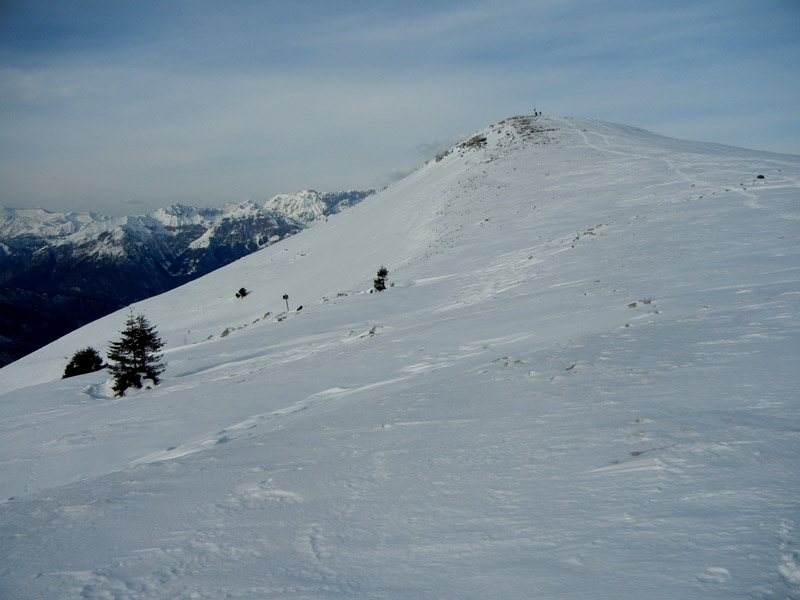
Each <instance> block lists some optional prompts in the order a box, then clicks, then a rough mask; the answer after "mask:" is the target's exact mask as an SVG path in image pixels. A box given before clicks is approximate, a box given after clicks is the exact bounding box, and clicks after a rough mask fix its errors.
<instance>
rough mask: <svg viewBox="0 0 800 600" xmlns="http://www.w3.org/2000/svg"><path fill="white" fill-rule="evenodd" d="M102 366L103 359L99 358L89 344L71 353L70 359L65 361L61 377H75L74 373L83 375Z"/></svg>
mask: <svg viewBox="0 0 800 600" xmlns="http://www.w3.org/2000/svg"><path fill="white" fill-rule="evenodd" d="M104 366H105V365H104V364H103V359H102V358H100V355H99V354H98V353H97V350H95V349H94V348H92V347H91V346H87V347H86V348H84V349H83V350H78V351H77V352H76V353H75V354H73V355H72V359H71V360H70V361H69V363H67V366H66V368H65V369H64V375H63V377H61V379H66V378H67V377H75V375H84V374H85V373H94V372H95V371H99V370H100V369H102V368H103V367H104Z"/></svg>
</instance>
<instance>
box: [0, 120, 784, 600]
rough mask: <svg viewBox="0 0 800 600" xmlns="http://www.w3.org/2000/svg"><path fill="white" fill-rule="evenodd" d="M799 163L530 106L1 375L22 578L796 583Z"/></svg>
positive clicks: (468, 589) (75, 592) (54, 585)
mask: <svg viewBox="0 0 800 600" xmlns="http://www.w3.org/2000/svg"><path fill="white" fill-rule="evenodd" d="M799 185H800V157H796V156H785V155H777V154H769V153H764V152H757V151H750V150H742V149H738V148H731V147H724V146H717V145H712V144H705V143H699V142H687V141H681V140H674V139H669V138H664V137H661V136H658V135H654V134H651V133H648V132H646V131H642V130H639V129H634V128H631V127H625V126H621V125H613V124H608V123H599V122H594V121H588V120H581V119H568V118H547V117H516V118H512V119H508V120H506V121H503V122H501V123H498V124H495V125H493V126H491V127H488V128H486V129H484V130H482V131H480V132H477V133H476V134H475V135H474V136H472V137H471V138H469V139H468V140H466V141H464V142H463V143H461V144H459V145H457V146H455V147H453V148H452V149H451V150H450V151H448V152H445V153H443V154H441V155H439V156H438V157H437V158H436V159H434V160H431V161H430V162H429V163H428V164H426V165H425V166H423V167H422V168H420V169H419V170H418V171H416V172H415V173H413V174H412V175H410V176H409V177H407V178H406V179H403V180H402V181H400V182H398V183H396V184H394V185H393V186H391V187H389V188H387V189H386V190H383V191H381V192H379V193H377V194H375V195H374V196H371V197H369V198H368V199H365V200H364V201H363V202H361V203H359V204H358V205H357V206H354V207H352V208H351V209H348V210H347V211H345V212H342V213H341V214H336V215H333V216H330V217H329V218H328V219H327V220H322V221H321V222H319V223H318V224H317V225H315V226H314V227H313V228H309V229H306V230H303V231H302V232H301V233H299V234H297V235H294V236H292V237H289V238H287V239H284V240H282V241H281V242H279V243H277V244H274V245H271V246H269V247H267V248H265V249H263V250H260V251H258V252H255V253H253V254H251V255H249V256H246V257H244V258H242V259H240V260H238V261H236V262H235V263H233V264H230V265H228V266H227V267H224V268H222V269H219V270H217V271H215V272H213V273H211V274H209V275H207V276H205V277H202V278H200V279H197V280H195V281H193V282H191V283H188V284H186V285H184V286H182V287H179V288H177V289H174V290H172V291H170V292H167V293H165V294H162V295H160V296H158V297H154V298H150V299H147V300H143V301H141V302H138V303H137V304H136V306H135V310H136V312H141V313H143V314H145V315H146V316H147V318H148V319H149V321H150V322H151V323H152V324H153V325H154V326H156V327H157V329H158V333H159V335H160V336H161V338H162V339H163V340H164V341H165V342H166V346H165V347H164V349H163V352H164V355H163V362H165V363H166V364H167V367H166V370H165V371H164V373H163V374H162V382H161V383H160V384H159V385H157V386H154V387H152V389H144V390H140V391H136V392H131V393H129V394H128V395H127V396H126V397H124V398H114V397H113V391H112V390H111V387H110V386H111V382H110V377H109V374H108V373H107V372H103V371H101V372H97V373H92V374H88V375H82V376H79V377H74V378H70V379H65V380H62V379H60V376H61V373H62V372H63V369H64V366H65V365H66V363H67V361H68V360H69V357H70V356H71V355H72V354H73V353H74V352H75V351H76V350H78V349H79V348H82V347H85V346H87V345H90V346H93V347H94V348H96V349H98V350H99V351H100V352H101V353H102V354H105V353H106V350H107V348H108V344H109V341H113V340H114V339H116V338H117V337H118V336H119V331H120V329H121V327H122V326H123V325H124V322H125V318H126V315H127V314H128V311H118V312H116V313H114V314H111V315H109V316H107V317H104V318H103V319H100V320H98V321H95V322H93V323H91V324H89V325H87V326H85V327H83V328H81V329H80V330H78V331H76V332H74V333H72V334H69V335H67V336H65V337H63V338H61V339H60V340H58V341H56V342H54V343H52V344H50V345H48V346H47V347H45V348H43V349H41V350H39V351H37V352H35V353H34V354H32V355H30V356H27V357H25V358H23V359H21V360H19V361H17V362H15V363H13V364H11V365H9V366H7V367H5V368H3V369H0V427H1V428H0V444H1V445H2V453H0V461H2V462H1V463H0V466H1V467H2V468H0V474H1V475H0V499H2V500H3V501H4V502H3V503H2V504H0V533H2V537H3V540H4V543H3V544H0V590H2V592H3V594H0V595H4V596H7V597H13V598H20V599H26V598H42V597H47V598H59V597H85V598H109V597H113V598H209V599H210V598H221V597H232V598H233V597H235V598H331V599H332V598H344V597H347V598H392V599H394V598H397V599H407V598H445V599H447V598H452V599H456V598H458V599H465V598H474V599H485V598H498V597H503V598H531V597H534V598H548V599H556V600H557V599H562V598H563V599H573V598H581V597H598V598H615V599H639V598H653V599H664V600H666V599H672V598H683V599H691V598H696V599H703V600H708V599H717V598H718V599H720V600H722V599H725V600H727V599H729V598H735V597H759V598H789V597H798V596H800V558H798V554H797V551H796V549H797V547H798V545H800V534H798V531H799V527H800V523H799V522H798V518H799V517H798V514H799V513H798V503H797V498H798V497H800V480H799V479H798V478H797V474H796V472H797V459H798V456H800V440H798V436H797V432H798V431H800V412H798V410H797V387H798V385H797V384H798V376H797V363H798V355H799V354H800V352H799V349H800V317H798V315H800V294H798V290H799V289H800V269H798V264H799V263H798V258H799V257H800V241H799V240H798V235H797V222H798V219H800V205H798V202H797V194H798V186H799ZM381 267H385V268H386V269H387V270H388V277H387V288H386V289H385V291H382V292H380V293H369V291H370V289H371V287H372V282H373V279H374V278H375V275H376V272H377V271H378V269H380V268H381ZM243 287H244V288H245V289H246V290H247V292H248V293H247V295H246V296H245V297H243V298H242V297H239V298H236V297H235V296H234V292H236V291H237V290H239V289H241V288H243ZM301 306H302V310H300V307H301Z"/></svg>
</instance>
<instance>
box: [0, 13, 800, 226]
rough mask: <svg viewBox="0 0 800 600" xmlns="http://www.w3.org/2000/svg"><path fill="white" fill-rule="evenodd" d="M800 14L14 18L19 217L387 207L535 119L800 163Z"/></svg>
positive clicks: (8, 108) (14, 201)
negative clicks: (360, 193) (575, 121)
mask: <svg viewBox="0 0 800 600" xmlns="http://www.w3.org/2000/svg"><path fill="white" fill-rule="evenodd" d="M798 25H800V6H798V5H797V3H794V2H790V1H788V0H783V1H777V2H771V3H768V4H766V3H757V4H756V3H750V2H744V1H732V2H731V1H726V2H722V1H712V2H704V3H700V4H698V3H694V2H688V1H685V0H680V1H678V2H673V3H670V4H669V5H664V4H663V3H660V2H655V1H646V2H640V3H636V4H635V5H631V4H630V3H625V2H620V1H612V2H607V3H603V4H602V5H597V4H596V3H592V2H589V1H588V0H569V1H565V2H559V3H557V4H554V3H548V2H542V1H536V2H530V1H525V2H523V1H508V2H493V1H490V0H475V1H469V2H461V3H458V4H455V3H452V2H443V1H438V2H437V1H428V2H424V3H423V2H410V3H409V2H406V3H402V4H399V3H389V2H370V3H365V2H348V3H336V4H335V5H334V4H333V3H327V2H321V1H312V2H306V3H302V4H300V3H296V4H287V3H281V2H237V3H236V4H228V5H221V4H218V3H215V2H207V1H201V2H193V3H191V4H188V3H157V2H148V1H145V2H129V1H120V2H114V3H103V4H98V3H90V2H86V1H85V0H84V1H78V2H71V3H69V4H64V3H61V2H53V1H45V2H37V3H31V2H21V1H19V2H15V1H12V2H7V3H4V5H3V7H2V8H0V72H1V73H2V77H1V78H0V82H2V83H0V89H2V94H0V102H2V110H0V180H2V182H3V186H2V192H1V193H0V205H4V206H9V207H14V208H30V207H41V208H44V209H47V210H54V211H59V212H61V211H63V212H68V211H77V212H82V211H95V212H100V213H104V214H109V215H126V214H143V213H146V212H149V211H151V210H153V209H155V208H158V207H162V206H167V205H170V204H173V203H176V202H179V203H184V204H191V205H196V206H218V205H222V204H224V203H227V202H241V201H244V200H248V199H250V200H253V201H254V202H259V203H261V202H264V201H265V200H267V199H268V198H270V197H272V196H274V195H275V194H278V193H287V192H295V191H298V190H301V189H316V190H319V191H338V190H348V189H359V190H360V189H367V188H371V187H374V188H378V189H379V188H381V187H383V186H384V185H387V184H389V183H391V182H392V181H395V180H396V179H398V178H400V177H402V176H404V175H405V174H407V173H408V172H410V171H411V170H413V169H414V168H416V167H418V166H420V165H421V164H423V163H424V162H425V160H428V159H430V158H432V156H433V155H434V154H435V153H436V152H437V151H439V150H441V149H443V148H445V147H448V146H450V145H452V143H454V142H455V141H457V140H458V139H459V138H463V137H464V136H466V135H468V134H470V133H472V132H473V131H476V130H478V129H481V128H483V127H485V126H488V125H490V124H492V123H495V122H497V121H500V120H502V119H505V118H507V117H511V116H514V115H518V114H531V113H532V112H533V111H534V110H535V109H538V110H542V111H543V112H544V113H545V114H550V115H567V116H577V117H585V118H590V119H598V120H602V121H611V122H616V123H624V124H628V125H633V126H637V127H642V128H645V129H648V130H651V131H654V132H656V133H660V134H663V135H668V136H672V137H678V138H684V139H692V140H699V141H708V142H717V143H723V144H729V145H734V146H740V147H745V148H752V149H760V150H768V151H772V152H780V153H791V154H800V123H798V119H797V116H796V113H797V109H796V107H797V106H798V105H800V81H799V80H800V78H799V77H798V69H797V67H796V65H797V64H800V40H798V38H797V35H796V33H797V31H798Z"/></svg>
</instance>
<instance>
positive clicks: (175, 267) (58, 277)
mask: <svg viewBox="0 0 800 600" xmlns="http://www.w3.org/2000/svg"><path fill="white" fill-rule="evenodd" d="M374 192H375V191H374V190H367V191H348V192H338V193H337V192H334V193H320V192H316V191H313V190H305V191H301V192H297V193H294V194H280V195H278V196H275V197H273V198H271V199H270V200H268V201H267V202H266V203H265V204H263V205H258V204H256V203H254V202H250V201H247V202H243V203H240V204H227V205H225V206H222V207H219V208H197V207H193V206H185V205H182V204H174V205H172V206H170V207H168V208H161V209H158V210H156V211H154V212H152V213H149V214H147V215H143V216H128V217H110V216H107V215H100V214H95V213H55V212H49V211H46V210H42V209H13V208H0V366H3V365H5V364H8V363H9V362H12V361H14V360H16V359H18V358H20V357H22V356H25V355H26V354H28V353H30V352H33V351H34V350H36V349H38V348H40V347H42V346H44V345H45V344H48V343H49V342H51V341H53V340H55V339H57V338H59V337H61V336H62V335H64V334H66V333H68V332H70V331H72V330H74V329H76V328H78V327H80V326H81V325H84V324H86V323H89V322H91V321H94V320H95V319H97V318H99V317H102V316H104V315H106V314H108V313H110V312H113V311H115V310H118V309H119V308H122V307H124V306H126V305H128V304H130V303H132V302H137V301H139V300H142V299H144V298H149V297H150V296H155V295H157V294H161V293H163V292H166V291H168V290H170V289H172V288H175V287H177V286H179V285H182V284H184V283H187V282H189V281H191V280H193V279H196V278H198V277H201V276H203V275H205V274H207V273H210V272H211V271H213V270H215V269H218V268H219V267H222V266H224V265H226V264H229V263H231V262H233V261H234V260H236V259H238V258H241V257H243V256H246V255H248V254H250V253H252V252H255V251H256V250H260V249H261V248H264V247H266V246H269V245H270V244H273V243H275V242H277V241H280V240H282V239H284V238H286V237H288V236H291V235H294V234H295V233H298V232H299V231H301V230H302V229H304V228H306V227H309V226H311V225H313V224H314V223H315V222H316V221H319V220H321V219H324V218H326V217H327V216H328V215H332V214H335V213H338V212H339V211H341V210H342V209H344V208H347V207H350V206H352V205H354V204H357V203H359V202H361V201H362V200H363V199H364V198H366V197H367V196H369V195H371V194H373V193H374ZM232 293H233V292H232Z"/></svg>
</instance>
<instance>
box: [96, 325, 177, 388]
mask: <svg viewBox="0 0 800 600" xmlns="http://www.w3.org/2000/svg"><path fill="white" fill-rule="evenodd" d="M121 333H122V339H121V340H119V341H118V342H113V343H111V346H110V347H109V350H108V360H109V361H113V363H114V364H110V365H109V366H108V369H109V370H110V371H111V373H112V374H113V375H114V385H113V386H112V389H113V390H114V391H115V392H116V394H117V396H124V395H125V390H127V389H128V388H129V387H135V388H141V387H142V378H145V379H149V380H150V381H152V382H153V385H157V384H158V382H159V381H160V379H159V377H158V376H159V375H160V374H161V373H162V372H163V371H164V365H163V364H160V363H159V362H158V361H159V360H160V359H161V355H160V354H158V351H159V350H160V349H161V348H163V347H164V342H163V341H162V340H161V338H159V337H158V334H157V333H156V329H155V327H154V326H152V325H150V322H149V321H148V320H147V318H145V316H144V315H143V314H138V315H136V316H134V315H133V311H131V313H130V316H129V317H128V320H127V321H126V322H125V329H124V330H122V332H121Z"/></svg>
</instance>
